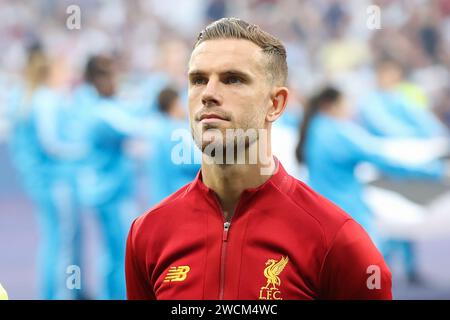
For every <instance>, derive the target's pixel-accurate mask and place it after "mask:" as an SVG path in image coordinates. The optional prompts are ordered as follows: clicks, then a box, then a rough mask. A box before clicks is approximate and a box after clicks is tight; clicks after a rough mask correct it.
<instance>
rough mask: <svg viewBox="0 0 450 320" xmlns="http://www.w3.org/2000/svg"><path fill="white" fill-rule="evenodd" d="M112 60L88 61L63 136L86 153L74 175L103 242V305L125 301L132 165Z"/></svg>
mask: <svg viewBox="0 0 450 320" xmlns="http://www.w3.org/2000/svg"><path fill="white" fill-rule="evenodd" d="M114 66H115V65H114V60H113V59H112V58H110V57H108V56H102V55H98V56H93V57H91V58H90V59H89V60H88V62H87V65H86V69H85V82H84V83H83V84H82V85H81V86H80V87H79V88H77V89H76V90H75V92H74V94H73V98H72V100H73V101H72V112H73V117H72V120H71V121H69V123H67V130H69V131H70V132H71V133H72V139H73V140H74V141H77V142H78V143H79V144H80V145H82V146H83V147H84V148H85V149H86V150H87V152H86V154H85V156H84V157H82V158H81V159H80V161H79V168H78V172H77V178H78V190H79V195H80V199H81V203H82V204H83V205H84V206H85V207H88V208H90V209H92V210H93V211H94V212H95V215H96V217H97V218H98V221H99V226H100V233H101V236H102V238H103V242H104V251H105V255H104V260H103V261H102V264H101V266H102V267H101V270H100V272H99V273H100V274H101V277H100V278H103V280H104V281H103V282H104V283H103V286H104V287H103V289H102V290H101V293H100V296H101V298H104V299H123V298H125V278H124V272H123V270H124V257H125V256H124V254H125V241H126V236H127V232H128V229H129V226H130V224H131V220H132V218H133V214H134V213H135V212H136V209H135V208H134V199H133V196H134V185H133V184H134V180H133V176H134V175H133V165H132V162H131V160H130V159H129V157H128V155H127V154H126V152H125V143H126V140H127V137H128V134H129V133H128V132H127V129H129V128H130V127H131V126H132V125H130V124H128V123H126V119H127V113H126V112H125V110H123V109H124V108H123V106H122V104H121V103H120V102H119V100H118V99H117V98H116V96H115V94H116V81H115V70H114Z"/></svg>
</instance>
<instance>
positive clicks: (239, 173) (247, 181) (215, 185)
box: [202, 155, 276, 221]
mask: <svg viewBox="0 0 450 320" xmlns="http://www.w3.org/2000/svg"><path fill="white" fill-rule="evenodd" d="M268 159H270V164H269V166H268V165H267V163H266V164H263V163H260V162H258V163H256V164H228V165H221V164H208V163H206V162H205V161H203V163H202V179H203V183H204V184H205V185H206V186H207V187H208V188H210V189H212V190H213V191H214V192H215V193H216V194H217V196H218V197H219V201H220V204H221V206H222V210H223V214H224V217H225V220H226V221H229V220H231V217H232V216H233V214H234V211H235V210H236V206H237V203H238V201H239V198H240V196H241V194H242V192H243V191H244V190H245V189H249V188H256V187H258V186H260V185H262V184H263V183H264V182H266V181H267V180H268V179H269V178H270V177H271V175H272V174H273V172H274V171H275V169H276V168H275V167H276V164H275V160H274V158H273V156H272V155H270V157H268ZM268 168H270V169H269V171H268ZM262 172H263V173H264V174H262ZM266 173H268V174H266Z"/></svg>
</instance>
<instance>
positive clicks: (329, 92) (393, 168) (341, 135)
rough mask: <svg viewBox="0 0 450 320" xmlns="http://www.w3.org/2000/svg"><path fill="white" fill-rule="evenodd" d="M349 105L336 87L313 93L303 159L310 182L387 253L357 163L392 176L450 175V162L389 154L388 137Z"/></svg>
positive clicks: (303, 134)
mask: <svg viewBox="0 0 450 320" xmlns="http://www.w3.org/2000/svg"><path fill="white" fill-rule="evenodd" d="M348 110H349V108H348V107H347V105H346V100H345V98H344V97H343V95H342V94H341V92H340V91H338V90H337V89H335V88H333V87H326V88H324V89H323V90H321V91H320V92H319V93H318V94H316V95H315V96H314V97H313V98H311V100H310V102H309V104H308V106H307V108H306V110H305V113H304V118H303V122H302V125H301V129H300V140H299V143H298V145H297V150H296V154H297V159H298V160H299V161H300V162H304V163H305V164H306V166H307V168H308V179H309V184H310V186H311V187H312V188H313V189H315V190H316V191H318V192H319V193H321V194H322V195H323V196H325V197H326V198H328V199H330V200H331V201H333V202H334V203H335V204H337V205H338V206H340V207H341V208H343V209H344V210H345V211H346V212H348V213H349V214H351V215H352V216H353V218H355V219H356V220H357V221H358V222H359V223H360V224H361V225H362V226H363V227H364V228H365V229H366V231H367V232H368V233H369V234H370V235H371V236H372V238H373V240H374V242H375V243H376V244H377V245H378V246H379V249H380V250H381V251H382V252H383V253H385V252H386V251H385V250H384V249H385V248H384V247H383V241H381V239H380V238H379V236H378V235H377V231H376V230H375V227H374V221H375V220H374V216H373V213H372V212H371V210H370V209H369V206H368V205H367V203H366V202H365V201H364V197H363V191H364V188H365V186H364V184H363V183H362V182H360V180H358V178H357V177H356V175H355V168H356V166H357V165H359V164H360V163H362V162H368V163H371V164H373V165H375V166H376V167H377V168H378V169H379V170H380V171H381V172H383V173H384V174H386V175H389V176H396V177H403V178H421V179H422V178H426V179H431V180H433V179H434V180H440V179H443V178H444V177H445V176H448V175H449V169H448V165H447V164H446V163H444V162H441V161H433V162H430V163H425V164H423V165H412V164H408V163H406V162H405V163H403V162H401V161H400V160H397V159H393V158H391V157H389V156H388V155H387V154H386V153H385V152H384V151H383V150H384V148H383V143H384V142H385V141H384V139H383V138H380V137H376V136H374V135H372V134H370V133H369V132H368V131H367V130H365V129H364V128H363V127H361V126H359V125H357V124H355V123H353V122H351V121H350V113H349V111H348ZM392 214H395V212H393V213H392Z"/></svg>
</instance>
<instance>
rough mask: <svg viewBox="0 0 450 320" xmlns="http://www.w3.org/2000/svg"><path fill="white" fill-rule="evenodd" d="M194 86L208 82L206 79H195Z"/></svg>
mask: <svg viewBox="0 0 450 320" xmlns="http://www.w3.org/2000/svg"><path fill="white" fill-rule="evenodd" d="M191 82H192V84H193V85H196V86H197V85H203V84H206V83H207V80H206V79H205V78H194V79H192V81H191Z"/></svg>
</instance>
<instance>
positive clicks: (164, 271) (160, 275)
mask: <svg viewBox="0 0 450 320" xmlns="http://www.w3.org/2000/svg"><path fill="white" fill-rule="evenodd" d="M286 78H287V64H286V50H285V47H284V45H283V44H282V43H281V42H280V41H279V40H278V39H277V38H275V37H273V36H272V35H270V34H268V33H267V32H265V31H263V30H262V29H260V28H259V27H258V26H256V25H251V24H248V23H247V22H245V21H243V20H240V19H236V18H224V19H221V20H218V21H215V22H213V23H211V24H210V25H208V26H207V27H206V28H205V29H204V30H203V31H202V32H201V33H200V34H199V36H198V38H197V42H196V43H195V45H194V49H193V51H192V54H191V59H190V62H189V71H188V79H189V115H190V125H191V132H192V135H193V137H194V140H195V142H196V144H197V146H198V148H199V149H200V150H201V151H202V153H203V155H202V165H201V170H200V171H199V173H198V174H197V177H196V178H195V179H194V180H193V181H192V182H191V183H190V184H188V185H186V186H184V187H182V188H181V189H179V190H178V191H177V192H175V193H174V194H172V195H171V196H170V197H168V198H166V199H165V200H164V201H162V202H161V203H160V204H159V205H157V206H156V207H154V208H152V209H151V210H150V211H149V212H148V213H146V214H144V215H142V216H141V217H139V218H137V219H136V220H135V221H134V223H133V225H132V227H131V229H130V232H129V236H128V242H127V254H126V279H127V296H128V298H129V299H262V300H270V299H352V298H353V299H391V276H390V271H389V269H388V268H387V266H386V265H385V263H384V261H383V257H382V256H381V255H380V253H379V252H378V250H377V249H376V247H375V246H374V245H373V243H372V242H371V240H370V238H369V236H368V235H367V234H366V232H365V231H364V230H363V229H362V228H361V226H359V225H358V224H357V223H356V222H355V221H354V220H353V219H352V218H351V217H350V216H349V215H347V214H346V213H345V212H343V211H341V210H340V209H339V208H338V207H336V206H334V205H333V204H332V203H331V202H329V201H328V200H326V199H325V198H323V197H322V196H320V195H318V194H317V193H315V192H314V191H313V190H311V189H310V188H309V187H307V186H306V185H305V184H304V183H302V182H300V181H298V180H296V179H295V178H293V177H291V176H290V175H289V174H287V173H286V171H285V170H284V168H283V166H282V165H281V163H280V161H278V160H277V159H276V158H274V157H273V155H272V147H271V139H270V136H271V128H272V123H273V122H275V121H276V120H277V119H278V118H279V117H280V116H281V114H282V113H283V111H284V109H285V107H286V103H287V99H288V96H289V91H288V89H287V88H286V87H285V85H286ZM239 129H241V130H243V131H248V130H250V131H251V130H256V129H260V131H259V135H254V136H249V137H244V138H245V140H246V141H245V143H242V144H241V146H242V147H243V148H242V149H241V148H238V142H237V141H236V139H235V138H230V137H228V138H226V139H225V141H224V140H223V137H224V134H225V132H226V131H227V130H228V132H229V130H231V131H232V132H235V130H239ZM264 141H265V142H264ZM277 143H282V141H277ZM211 148H212V149H211ZM227 150H228V151H230V150H237V154H236V153H235V154H234V159H231V161H230V162H225V163H224V162H223V160H224V159H223V155H224V154H225V153H226V151H227ZM255 151H259V155H260V157H257V159H255V163H251V161H249V160H248V159H247V158H248V157H249V156H250V155H251V154H252V153H253V152H255ZM221 154H222V156H221ZM241 156H242V157H244V158H245V161H243V162H242V164H239V163H236V158H237V157H241ZM262 157H267V158H266V159H262ZM372 265H376V266H377V267H378V274H379V275H380V278H379V280H380V282H379V286H376V287H375V288H373V289H370V288H369V287H368V286H367V281H368V279H367V277H366V276H367V268H368V267H369V266H372Z"/></svg>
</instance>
